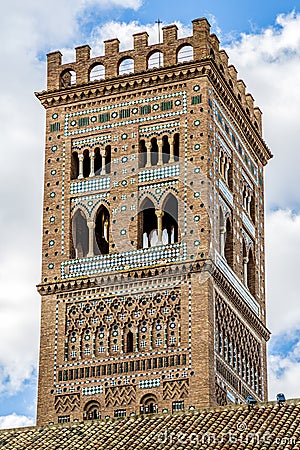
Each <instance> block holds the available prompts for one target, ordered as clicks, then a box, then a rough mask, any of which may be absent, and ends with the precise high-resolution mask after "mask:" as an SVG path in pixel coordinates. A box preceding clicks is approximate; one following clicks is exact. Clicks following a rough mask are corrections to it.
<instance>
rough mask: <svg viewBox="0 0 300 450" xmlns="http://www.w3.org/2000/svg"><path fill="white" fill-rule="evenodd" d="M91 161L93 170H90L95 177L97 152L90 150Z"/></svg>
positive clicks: (91, 175)
mask: <svg viewBox="0 0 300 450" xmlns="http://www.w3.org/2000/svg"><path fill="white" fill-rule="evenodd" d="M90 162H91V170H90V175H89V176H90V177H94V176H95V169H94V166H95V164H94V163H95V153H94V152H90Z"/></svg>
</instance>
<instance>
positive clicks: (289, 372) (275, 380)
mask: <svg viewBox="0 0 300 450" xmlns="http://www.w3.org/2000/svg"><path fill="white" fill-rule="evenodd" d="M299 347H300V343H299V342H298V344H297V345H296V346H295V348H294V349H293V350H292V351H291V352H288V353H287V355H286V356H279V355H276V354H275V355H273V354H270V355H269V398H270V399H271V400H274V399H275V398H276V394H278V393H279V392H283V393H284V394H285V397H286V398H299V397H300V387H299V379H300V362H299V361H300V348H299Z"/></svg>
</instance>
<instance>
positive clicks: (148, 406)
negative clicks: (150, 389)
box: [140, 394, 157, 414]
mask: <svg viewBox="0 0 300 450" xmlns="http://www.w3.org/2000/svg"><path fill="white" fill-rule="evenodd" d="M140 412H141V414H155V413H157V398H156V396H155V395H153V394H146V395H144V397H142V399H141V403H140Z"/></svg>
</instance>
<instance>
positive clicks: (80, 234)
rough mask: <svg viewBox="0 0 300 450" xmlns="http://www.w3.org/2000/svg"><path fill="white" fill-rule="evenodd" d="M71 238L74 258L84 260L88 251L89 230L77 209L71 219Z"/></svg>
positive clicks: (81, 213) (83, 217)
mask: <svg viewBox="0 0 300 450" xmlns="http://www.w3.org/2000/svg"><path fill="white" fill-rule="evenodd" d="M72 238H73V246H74V250H75V255H74V256H75V258H76V259H77V258H84V257H85V256H87V254H88V251H89V244H88V243H89V230H88V227H87V224H86V218H85V215H84V214H83V212H82V211H81V210H80V209H78V210H77V211H76V213H75V214H74V216H73V219H72Z"/></svg>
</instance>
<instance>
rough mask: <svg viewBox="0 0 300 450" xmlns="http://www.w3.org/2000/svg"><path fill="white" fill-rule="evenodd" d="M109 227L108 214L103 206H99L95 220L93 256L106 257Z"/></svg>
mask: <svg viewBox="0 0 300 450" xmlns="http://www.w3.org/2000/svg"><path fill="white" fill-rule="evenodd" d="M109 227H110V216H109V212H108V210H107V208H105V206H104V205H101V206H100V207H99V209H98V211H97V214H96V219H95V241H94V254H95V255H107V254H108V253H109Z"/></svg>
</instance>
